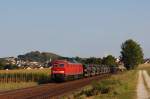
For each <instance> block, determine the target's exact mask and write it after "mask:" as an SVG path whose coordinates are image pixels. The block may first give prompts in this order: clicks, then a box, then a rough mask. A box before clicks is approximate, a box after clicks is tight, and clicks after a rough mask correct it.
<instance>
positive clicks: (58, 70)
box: [51, 60, 83, 81]
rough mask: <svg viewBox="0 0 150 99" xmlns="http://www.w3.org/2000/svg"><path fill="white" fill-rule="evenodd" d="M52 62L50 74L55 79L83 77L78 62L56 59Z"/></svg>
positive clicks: (64, 79) (63, 79) (81, 67)
mask: <svg viewBox="0 0 150 99" xmlns="http://www.w3.org/2000/svg"><path fill="white" fill-rule="evenodd" d="M52 64H53V66H52V69H51V76H52V79H54V80H56V81H66V80H73V79H78V78H82V77H83V66H82V64H80V63H71V62H69V61H66V60H56V61H54V62H53V63H52Z"/></svg>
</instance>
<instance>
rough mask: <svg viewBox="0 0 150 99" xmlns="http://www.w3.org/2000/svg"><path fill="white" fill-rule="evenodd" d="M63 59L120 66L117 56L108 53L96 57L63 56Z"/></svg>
mask: <svg viewBox="0 0 150 99" xmlns="http://www.w3.org/2000/svg"><path fill="white" fill-rule="evenodd" d="M62 59H66V60H69V61H71V62H79V63H82V64H99V65H108V66H118V63H117V62H116V58H115V57H114V56H112V55H108V56H106V57H103V58H96V57H90V58H80V57H73V58H69V57H63V58H62Z"/></svg>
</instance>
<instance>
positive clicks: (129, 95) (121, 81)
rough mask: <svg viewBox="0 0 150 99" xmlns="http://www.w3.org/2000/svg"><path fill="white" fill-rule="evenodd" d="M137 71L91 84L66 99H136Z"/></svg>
mask: <svg viewBox="0 0 150 99" xmlns="http://www.w3.org/2000/svg"><path fill="white" fill-rule="evenodd" d="M136 83H137V70H133V71H126V72H124V73H121V74H117V75H113V76H111V77H110V78H108V79H104V80H102V81H97V82H93V84H91V85H90V86H87V87H85V88H83V89H82V90H80V91H78V92H75V93H73V94H71V95H69V96H67V97H65V98H66V99H68V98H71V99H85V98H89V99H136Z"/></svg>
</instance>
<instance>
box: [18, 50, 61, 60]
mask: <svg viewBox="0 0 150 99" xmlns="http://www.w3.org/2000/svg"><path fill="white" fill-rule="evenodd" d="M60 57H61V56H59V55H57V54H54V53H49V52H39V51H32V52H29V53H26V54H24V55H18V59H21V60H26V61H27V60H29V61H37V62H46V61H49V60H50V59H52V60H54V59H58V58H60Z"/></svg>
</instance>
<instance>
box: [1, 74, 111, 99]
mask: <svg viewBox="0 0 150 99" xmlns="http://www.w3.org/2000/svg"><path fill="white" fill-rule="evenodd" d="M108 76H109V74H105V75H101V76H95V77H90V78H84V79H80V80H75V81H69V82H64V83H50V84H45V85H40V86H36V87H31V88H24V89H18V90H14V91H8V92H1V93H0V99H52V98H57V99H59V98H60V97H61V96H63V95H66V94H67V93H70V92H73V91H75V90H77V89H80V88H82V87H84V86H86V85H88V84H90V83H91V82H93V81H94V80H100V79H102V78H106V77H108Z"/></svg>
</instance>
